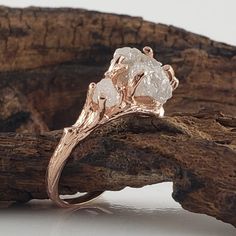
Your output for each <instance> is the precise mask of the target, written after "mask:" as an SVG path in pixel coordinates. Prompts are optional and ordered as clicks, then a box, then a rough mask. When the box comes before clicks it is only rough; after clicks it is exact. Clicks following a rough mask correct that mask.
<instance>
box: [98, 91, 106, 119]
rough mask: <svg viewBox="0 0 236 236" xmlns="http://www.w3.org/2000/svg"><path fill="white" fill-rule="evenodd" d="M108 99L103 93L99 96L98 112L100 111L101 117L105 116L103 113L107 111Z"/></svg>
mask: <svg viewBox="0 0 236 236" xmlns="http://www.w3.org/2000/svg"><path fill="white" fill-rule="evenodd" d="M106 101H107V98H106V97H104V96H102V95H101V96H99V97H98V112H99V115H100V117H103V115H104V113H105V110H106Z"/></svg>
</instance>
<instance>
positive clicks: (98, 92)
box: [92, 79, 120, 107]
mask: <svg viewBox="0 0 236 236" xmlns="http://www.w3.org/2000/svg"><path fill="white" fill-rule="evenodd" d="M101 96H102V97H105V98H106V99H107V100H106V107H112V106H114V105H117V104H118V103H119V101H120V95H119V93H118V91H117V89H116V88H115V86H114V84H113V83H112V80H111V79H102V80H101V81H100V82H98V83H97V85H96V88H95V90H94V93H93V98H92V99H93V101H94V102H96V103H98V98H99V97H101Z"/></svg>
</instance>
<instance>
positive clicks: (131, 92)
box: [46, 47, 179, 208]
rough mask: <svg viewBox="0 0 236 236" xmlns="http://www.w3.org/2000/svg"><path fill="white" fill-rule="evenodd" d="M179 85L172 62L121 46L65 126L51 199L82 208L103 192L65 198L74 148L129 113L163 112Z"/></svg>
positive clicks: (52, 166) (53, 165)
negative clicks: (65, 173)
mask: <svg viewBox="0 0 236 236" xmlns="http://www.w3.org/2000/svg"><path fill="white" fill-rule="evenodd" d="M178 84H179V81H178V79H177V78H176V77H175V75H174V70H173V68H172V67H171V66H170V65H164V66H162V64H161V63H160V62H158V61H157V60H155V59H154V58H153V50H152V49H151V48H150V47H144V48H143V53H142V52H141V51H139V50H138V49H136V48H129V47H124V48H119V49H117V50H116V51H115V53H114V55H113V59H112V60H111V63H110V67H109V69H108V70H107V71H106V72H105V74H104V78H103V79H102V80H101V81H100V82H98V83H97V84H95V83H91V84H90V85H89V89H88V93H87V99H86V102H85V105H84V108H83V110H82V112H81V114H80V116H79V118H78V120H77V121H76V122H75V124H74V125H72V126H71V127H67V128H64V132H63V136H62V138H61V140H60V142H59V144H58V146H57V147H56V150H55V151H54V153H53V155H52V157H51V159H50V162H49V165H48V170H47V176H46V182H47V191H48V195H49V198H50V199H51V200H52V201H54V202H55V203H56V204H57V205H59V206H61V207H73V208H79V207H81V206H82V205H84V204H86V203H88V202H89V201H91V200H93V199H95V198H97V197H98V196H99V195H100V194H102V193H103V191H97V192H89V193H87V194H85V195H83V196H81V197H77V198H73V199H63V198H61V197H60V195H59V190H58V185H59V179H60V176H61V173H62V170H63V168H64V166H65V164H66V161H67V159H68V158H69V156H70V154H71V152H72V150H73V148H74V147H75V146H76V145H77V144H78V143H79V142H80V141H81V140H83V139H84V138H86V137H87V136H88V135H89V134H90V133H91V132H93V130H95V129H96V128H97V127H98V126H101V125H103V124H105V123H107V122H109V121H111V120H113V119H116V118H118V117H120V116H124V115H126V114H131V113H132V114H135V113H143V114H146V115H157V116H159V117H162V116H163V115H164V109H163V104H164V103H165V102H166V101H167V100H168V99H169V98H171V96H172V92H173V90H175V89H176V88H177V86H178Z"/></svg>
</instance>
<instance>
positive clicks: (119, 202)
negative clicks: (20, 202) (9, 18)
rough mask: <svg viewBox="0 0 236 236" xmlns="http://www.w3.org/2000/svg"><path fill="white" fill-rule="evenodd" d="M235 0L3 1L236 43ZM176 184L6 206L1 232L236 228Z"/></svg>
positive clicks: (204, 233) (193, 233) (58, 234)
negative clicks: (182, 196) (190, 206)
mask: <svg viewBox="0 0 236 236" xmlns="http://www.w3.org/2000/svg"><path fill="white" fill-rule="evenodd" d="M235 3H236V1H235V0H224V1H222V0H198V1H197V0H196V1H193V0H172V1H171V0H161V1H157V0H145V1H143V0H118V1H111V0H110V1H109V0H106V1H104V0H97V1H95V0H94V1H88V0H87V1H86V0H84V1H79V0H77V1H76V0H65V1H62V0H53V1H49V0H47V1H46V0H41V1H33V0H32V1H29V0H28V1H27V0H8V1H7V2H6V0H4V1H2V0H0V4H2V5H8V6H13V7H27V6H50V7H80V8H86V9H91V10H98V11H103V12H112V13H122V14H129V15H133V16H142V17H143V18H144V19H146V20H149V21H153V22H160V23H166V24H172V25H175V26H178V27H181V28H185V29H187V30H190V31H192V32H195V33H199V34H203V35H205V36H208V37H211V38H212V39H215V40H218V41H222V42H225V43H229V44H234V45H236V13H235V11H236V4H235ZM171 192H172V184H171V183H165V184H159V185H152V186H146V187H144V188H141V189H131V188H126V189H125V190H123V191H120V192H106V193H105V194H104V195H103V197H101V198H100V199H99V200H98V201H97V202H95V203H94V205H95V206H101V207H102V208H104V210H105V211H106V213H101V211H98V212H97V211H94V210H90V211H88V210H87V211H82V212H75V213H71V212H65V211H63V210H61V209H56V208H53V207H52V205H51V204H50V202H48V201H46V202H45V201H42V202H41V201H36V202H33V203H31V204H28V205H25V206H22V207H19V208H12V209H6V210H1V211H0V228H1V234H2V235H5V236H8V235H10V236H11V235H21V234H22V235H24V236H28V235H30V236H32V235H37V236H41V235H43V236H44V235H49V236H66V235H86V236H87V235H96V236H97V235H111V234H112V235H122V236H123V235H136V236H137V235H161V236H165V235H179V236H184V235H188V236H189V235H190V236H197V235H199V236H200V235H201V236H208V235H212V236H221V235H222V236H229V235H232V236H233V235H236V230H235V228H233V227H232V226H230V225H228V224H224V223H222V222H220V221H217V220H215V219H214V218H211V217H208V216H205V215H200V214H194V213H190V212H187V211H185V210H183V209H181V207H180V205H179V204H177V203H176V202H174V201H173V199H172V198H171Z"/></svg>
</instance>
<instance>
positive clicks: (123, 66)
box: [104, 64, 128, 78]
mask: <svg viewBox="0 0 236 236" xmlns="http://www.w3.org/2000/svg"><path fill="white" fill-rule="evenodd" d="M127 69H128V65H127V64H117V65H116V66H115V67H114V68H113V69H112V70H108V71H106V72H105V74H104V75H105V77H109V78H113V77H115V76H117V75H119V74H121V73H123V72H124V71H126V70H127Z"/></svg>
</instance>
